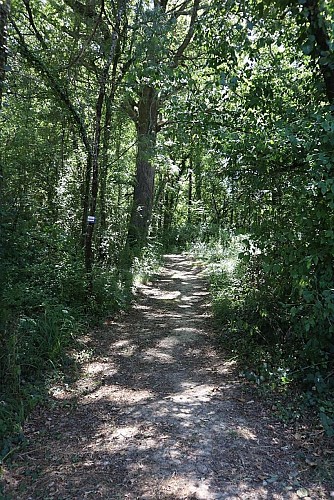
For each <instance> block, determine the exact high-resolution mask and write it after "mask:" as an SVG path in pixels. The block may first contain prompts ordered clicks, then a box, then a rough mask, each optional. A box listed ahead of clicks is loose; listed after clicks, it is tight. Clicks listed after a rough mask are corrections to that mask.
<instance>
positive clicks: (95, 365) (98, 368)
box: [86, 361, 110, 374]
mask: <svg viewBox="0 0 334 500" xmlns="http://www.w3.org/2000/svg"><path fill="white" fill-rule="evenodd" d="M109 369H110V363H101V362H98V361H94V362H92V363H90V364H89V365H88V366H87V368H86V371H87V373H88V374H95V373H101V372H105V371H106V370H109Z"/></svg>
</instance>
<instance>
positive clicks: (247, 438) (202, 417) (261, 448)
mask: <svg viewBox="0 0 334 500" xmlns="http://www.w3.org/2000/svg"><path fill="white" fill-rule="evenodd" d="M211 323H212V319H211V317H210V304H209V294H208V290H207V283H206V280H205V278H204V276H203V274H202V271H201V269H200V268H199V267H196V266H195V265H194V262H193V261H192V260H191V258H189V257H187V256H186V255H169V256H166V259H165V264H164V267H163V268H162V269H161V271H160V274H159V275H158V276H156V277H155V279H154V281H153V282H152V283H149V284H147V285H141V286H140V287H139V288H138V290H137V301H136V303H135V304H134V305H133V307H132V308H131V310H130V311H128V312H126V313H123V314H121V315H119V316H118V317H117V318H116V319H111V320H110V321H107V322H106V324H105V325H104V327H101V328H99V329H96V330H95V331H92V332H91V333H90V334H89V335H87V337H86V338H85V339H84V341H85V344H86V348H87V351H91V352H92V355H91V356H89V359H87V360H86V361H82V364H81V374H80V377H78V378H77V380H76V381H75V382H72V383H70V384H66V383H65V381H63V382H59V381H58V383H57V384H56V385H54V386H53V387H52V390H51V392H52V394H51V396H50V403H49V404H48V405H46V406H43V407H40V408H39V409H36V410H35V411H34V412H33V413H32V414H31V415H30V417H29V419H28V421H27V422H26V424H25V428H24V433H25V436H26V439H27V443H26V444H25V446H24V447H23V448H22V449H21V450H19V451H18V452H17V453H16V455H15V457H14V458H13V461H12V463H11V464H9V465H7V466H6V468H5V470H4V472H3V478H2V479H3V481H4V483H5V498H6V499H13V500H19V499H24V500H29V499H34V500H35V499H36V500H37V499H43V500H47V499H50V500H51V499H57V500H66V499H80V500H84V499H98V498H103V499H111V500H118V499H120V500H121V499H122V500H123V499H124V500H125V499H131V500H134V499H143V500H144V499H146V500H149V499H169V500H172V499H203V500H214V499H216V500H222V499H231V500H233V499H299V498H306V499H310V498H311V499H323V498H330V497H331V496H334V492H333V491H331V490H334V486H333V485H331V484H330V480H328V479H327V482H326V480H323V481H321V478H319V477H317V475H316V472H315V469H317V467H316V466H317V463H318V462H319V460H322V458H321V457H322V456H323V453H324V452H325V451H326V450H324V449H323V448H322V450H321V452H319V451H318V450H319V447H321V446H322V445H321V441H319V440H321V439H322V435H321V434H319V436H318V443H317V442H316V437H315V436H313V438H312V439H311V440H310V439H309V437H307V436H303V435H302V432H297V431H296V429H293V428H289V427H288V426H285V425H284V424H283V423H281V422H279V421H277V420H275V418H274V417H273V415H272V412H271V409H270V405H268V404H264V403H261V401H259V399H258V398H257V397H256V396H254V394H253V393H252V391H251V390H250V389H249V387H248V386H247V385H245V384H244V383H243V382H242V380H241V379H240V378H239V377H238V373H237V370H236V369H235V366H234V363H233V361H232V360H227V359H226V356H224V353H223V352H222V351H221V349H220V348H219V347H218V346H217V344H216V342H215V334H214V329H213V327H212V324H211ZM327 452H328V453H331V450H327ZM324 463H325V462H324Z"/></svg>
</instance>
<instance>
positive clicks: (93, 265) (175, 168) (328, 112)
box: [0, 0, 334, 454]
mask: <svg viewBox="0 0 334 500" xmlns="http://www.w3.org/2000/svg"><path fill="white" fill-rule="evenodd" d="M333 16H334V6H333V4H332V2H330V1H322V0H299V1H297V0H294V1H287V0H275V1H260V0H244V1H241V0H240V1H231V0H226V1H225V2H221V1H216V0H207V1H205V0H154V1H153V0H43V1H38V0H11V1H10V0H0V83H1V86H0V101H1V125H0V127H1V141H0V200H1V202H0V203H1V204H0V217H1V218H0V276H1V282H0V379H1V383H2V387H1V391H2V394H1V401H0V433H1V436H2V437H3V438H4V445H3V450H2V454H6V453H7V451H6V450H8V446H10V445H11V443H12V441H13V439H20V424H21V423H22V421H23V419H24V418H25V416H26V414H27V412H28V411H29V410H30V409H31V408H32V407H33V406H34V405H35V404H36V403H37V402H38V401H39V400H40V399H41V398H42V393H43V391H42V389H41V381H42V380H44V382H45V380H47V376H46V373H48V372H49V371H50V369H55V368H57V367H59V366H60V363H63V364H64V363H65V364H66V363H71V361H70V359H69V357H68V355H67V356H66V354H65V353H66V352H68V347H69V346H70V345H72V343H73V342H75V341H76V339H78V338H80V333H81V332H82V331H84V329H85V328H88V327H89V326H90V325H92V324H94V323H96V322H98V321H100V320H101V319H103V318H104V317H106V316H107V315H112V314H113V313H114V312H115V311H117V310H118V309H120V308H125V307H126V306H127V305H128V304H129V302H130V301H131V292H132V288H133V285H134V283H135V281H136V280H137V279H139V277H141V278H142V279H143V277H145V275H148V274H149V273H150V272H152V269H154V267H155V266H156V265H157V263H158V262H159V258H160V256H161V255H162V254H163V253H164V252H171V251H173V252H176V251H180V250H184V249H191V251H192V252H193V253H196V255H197V256H198V257H200V258H201V259H202V260H204V262H206V263H207V266H208V269H210V270H211V289H212V295H213V304H214V312H215V317H216V322H217V331H218V332H219V336H220V338H221V341H222V343H223V345H224V346H225V348H226V346H227V348H229V349H230V351H232V352H233V355H234V356H236V357H238V359H239V361H240V363H241V366H242V369H243V374H244V376H245V377H247V378H248V379H249V380H251V381H253V382H254V383H255V384H256V385H258V386H259V388H262V387H263V388H264V389H265V390H268V389H270V390H272V391H275V392H276V394H279V395H281V396H282V395H287V397H288V398H290V400H292V399H294V401H295V403H294V404H293V405H292V404H291V407H290V406H289V405H286V404H285V405H284V412H283V408H282V412H283V413H284V415H283V416H284V417H285V418H287V419H289V418H291V417H294V418H301V417H302V415H303V413H304V412H308V411H310V410H311V412H314V413H315V414H316V415H318V417H319V419H320V420H319V421H320V423H321V425H322V428H323V429H324V430H325V431H326V432H327V434H328V435H334V429H333V424H334V404H333V399H332V392H333V388H334V362H333V361H334V339H333V325H334V281H333V277H334V276H333V250H334V224H333V222H334V220H333V208H334V175H333V174H334V155H333V149H334V116H333V113H334V50H333V49H334V45H333V44H334V37H333V20H334V19H333ZM88 217H90V218H94V219H93V220H95V223H89V222H88ZM13 435H14V436H16V437H14V438H13V437H12V438H11V440H9V439H8V436H13Z"/></svg>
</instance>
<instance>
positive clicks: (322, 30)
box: [304, 0, 334, 104]
mask: <svg viewBox="0 0 334 500" xmlns="http://www.w3.org/2000/svg"><path fill="white" fill-rule="evenodd" d="M304 10H305V13H306V16H307V20H308V22H309V25H310V29H311V32H312V35H314V38H315V47H314V50H313V56H314V57H315V58H316V59H317V60H318V63H319V67H320V71H321V74H322V76H323V79H324V83H325V88H326V95H327V99H328V101H329V103H330V104H333V103H334V68H333V62H332V58H333V51H332V49H331V42H330V38H329V35H328V32H327V27H326V21H325V16H322V15H321V13H320V8H319V0H308V1H307V2H306V3H305V4H304ZM326 54H328V56H326V58H327V59H328V60H327V61H326V60H325V59H326V58H325V59H324V58H323V60H322V61H320V58H321V56H323V55H326Z"/></svg>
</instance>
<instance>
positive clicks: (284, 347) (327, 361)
mask: <svg viewBox="0 0 334 500" xmlns="http://www.w3.org/2000/svg"><path fill="white" fill-rule="evenodd" d="M242 240H243V241H244V242H245V241H246V242H248V241H249V240H247V239H245V238H244V237H243V238H242ZM239 242H240V239H239ZM244 244H245V243H244ZM234 245H236V240H234ZM200 256H201V257H202V258H205V260H206V261H207V262H214V261H216V262H215V264H214V265H212V264H210V267H209V272H210V274H211V292H212V296H213V311H214V315H215V318H216V323H217V329H218V331H219V332H220V333H219V337H220V341H221V343H222V344H223V346H225V347H227V348H228V349H229V350H230V352H231V353H232V354H233V356H235V357H236V358H237V359H238V360H239V363H240V368H241V372H242V375H243V376H244V377H245V378H246V379H247V380H249V381H250V382H252V383H254V384H255V385H256V386H258V387H259V388H260V389H261V390H262V389H266V390H268V389H270V390H272V391H275V392H276V393H279V394H283V395H285V396H284V397H288V394H290V399H291V398H293V399H294V400H295V403H294V404H293V406H292V407H291V411H290V414H292V413H293V414H294V416H295V417H297V416H298V418H301V414H302V412H303V408H308V409H311V410H312V411H316V412H317V413H318V416H319V421H320V423H321V425H322V426H323V428H324V429H325V431H326V433H327V434H328V435H330V436H332V435H333V431H334V429H333V410H334V404H333V399H332V394H333V387H334V377H333V365H332V360H331V358H330V356H328V354H329V353H328V351H327V349H328V335H327V329H326V334H323V333H322V331H317V333H314V332H313V333H312V336H311V335H310V333H309V329H308V328H306V332H305V330H304V328H305V327H304V325H305V323H306V322H307V321H308V322H309V323H312V328H313V327H314V325H317V327H319V325H320V324H322V323H323V320H322V319H321V312H322V308H321V309H318V310H317V316H316V317H315V318H312V316H311V318H307V317H305V315H306V312H305V310H306V306H304V303H303V302H304V300H308V301H309V302H307V304H310V296H309V295H308V294H306V295H305V294H304V295H300V294H296V300H297V297H298V298H299V304H300V310H302V311H303V314H304V317H303V320H304V321H301V320H300V318H299V321H296V318H295V316H294V315H293V314H291V305H290V304H287V303H285V302H284V300H286V297H287V296H291V281H290V280H289V274H288V272H287V273H286V274H283V273H282V270H280V271H279V272H280V274H279V277H280V281H279V282H278V274H277V273H275V274H274V275H273V274H271V273H270V272H269V270H268V267H267V266H264V264H263V261H262V259H263V257H262V255H261V254H257V255H256V254H255V255H254V254H252V255H251V256H250V254H249V252H245V249H244V251H243V252H240V243H239V247H235V248H234V250H233V249H232V248H229V249H225V251H224V252H221V251H220V252H219V253H218V256H219V257H218V259H215V258H213V256H212V250H211V249H210V248H209V249H208V251H207V252H206V251H205V248H204V247H203V248H202V253H201V254H200ZM245 256H246V257H247V258H245ZM264 268H265V269H266V271H264ZM275 269H276V268H275ZM276 271H277V269H276ZM305 297H306V299H305ZM293 307H296V305H295V306H293ZM307 313H308V314H310V313H311V314H313V307H311V308H309V309H308V310H307ZM303 327H304V328H303ZM310 338H311V339H316V342H315V341H314V340H313V342H310ZM329 338H330V342H331V340H332V337H331V336H329ZM310 345H311V347H310ZM296 394H304V396H303V398H302V399H301V397H297V396H296ZM298 407H299V410H298ZM293 408H294V409H293Z"/></svg>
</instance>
